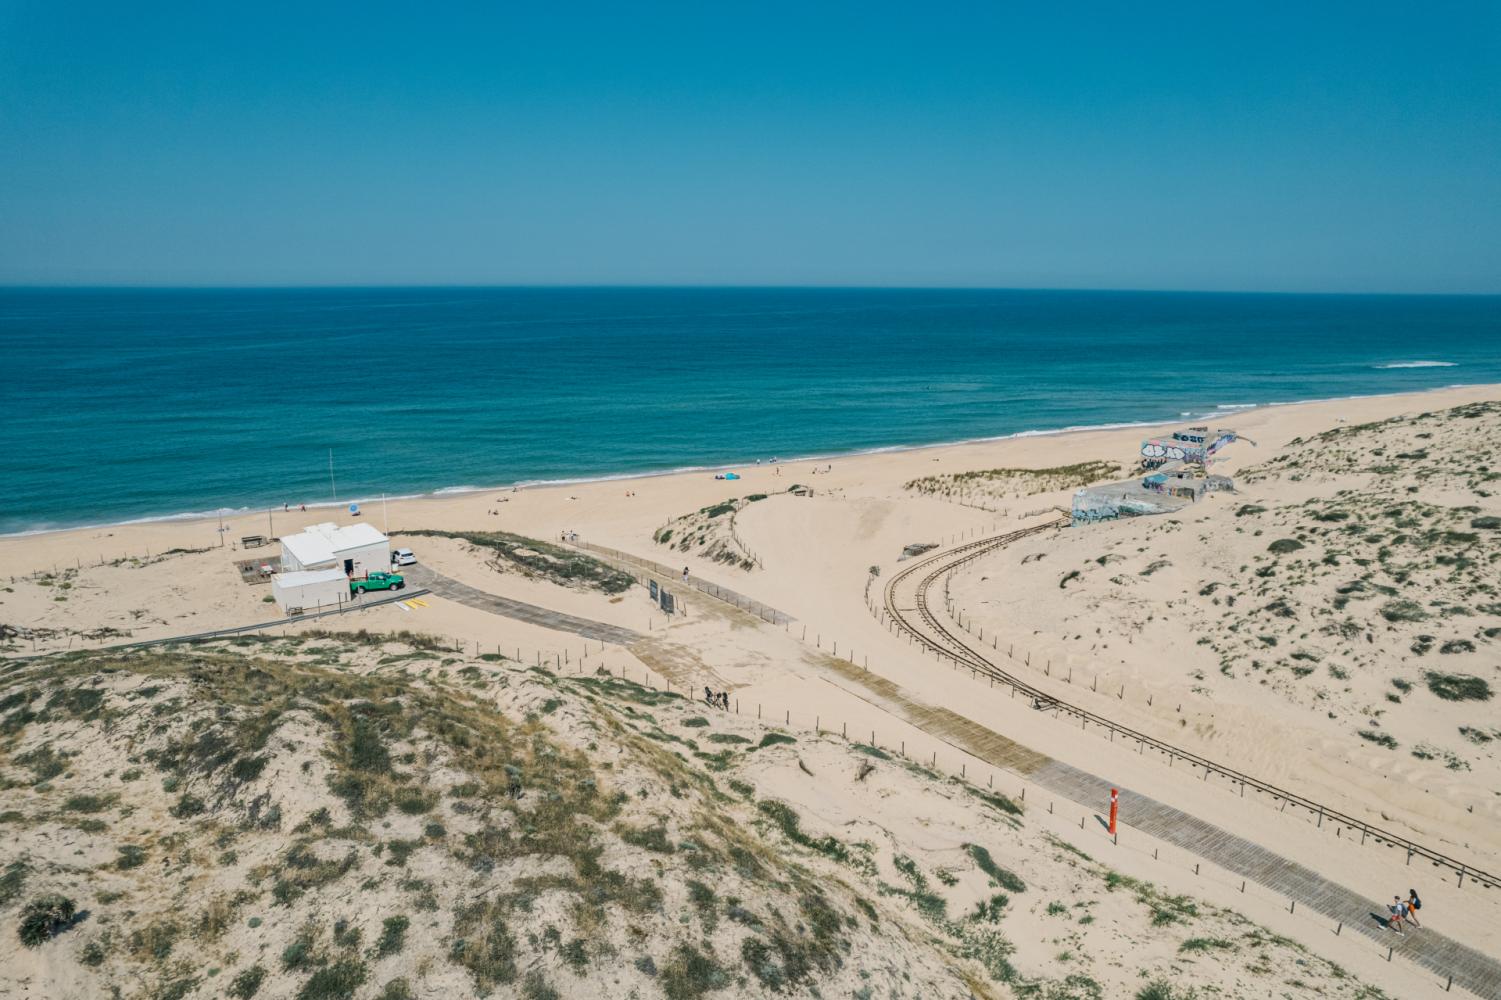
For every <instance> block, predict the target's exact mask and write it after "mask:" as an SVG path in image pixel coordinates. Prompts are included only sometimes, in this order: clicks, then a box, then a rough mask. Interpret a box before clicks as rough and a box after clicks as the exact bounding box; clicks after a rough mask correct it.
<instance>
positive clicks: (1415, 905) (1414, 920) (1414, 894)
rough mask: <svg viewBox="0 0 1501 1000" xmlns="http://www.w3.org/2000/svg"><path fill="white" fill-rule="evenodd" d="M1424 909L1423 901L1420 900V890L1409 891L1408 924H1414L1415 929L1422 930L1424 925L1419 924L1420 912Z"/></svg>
mask: <svg viewBox="0 0 1501 1000" xmlns="http://www.w3.org/2000/svg"><path fill="white" fill-rule="evenodd" d="M1422 908H1423V901H1422V900H1421V899H1419V898H1418V890H1416V889H1408V890H1407V922H1408V923H1410V924H1412V925H1413V926H1414V927H1417V928H1421V927H1422V926H1423V925H1422V924H1420V923H1418V911H1419V910H1421V909H1422Z"/></svg>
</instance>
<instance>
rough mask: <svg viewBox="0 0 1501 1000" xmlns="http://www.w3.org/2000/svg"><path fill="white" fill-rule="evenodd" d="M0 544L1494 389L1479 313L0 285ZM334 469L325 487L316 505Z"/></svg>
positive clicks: (1423, 307)
mask: <svg viewBox="0 0 1501 1000" xmlns="http://www.w3.org/2000/svg"><path fill="white" fill-rule="evenodd" d="M0 355H3V357H4V365H3V369H4V374H3V376H0V412H3V414H4V419H5V423H6V426H7V430H6V433H5V435H4V440H5V448H4V452H5V457H6V462H5V478H4V489H3V491H0V533H14V532H23V531H35V530H44V529H49V528H60V527H70V526H78V525H85V524H103V523H116V522H122V521H127V520H134V519H140V518H156V517H169V516H180V515H186V514H193V513H204V512H212V511H215V510H219V509H227V510H241V509H250V510H257V509H264V508H266V507H271V506H274V507H280V506H281V505H282V504H283V503H291V504H294V505H295V504H299V503H307V504H310V505H311V504H314V503H331V502H335V501H338V502H341V503H343V502H348V501H350V500H357V499H370V498H378V497H379V496H380V495H381V494H382V493H386V494H389V495H391V496H398V495H411V494H420V493H427V492H435V491H443V490H454V489H463V488H471V487H496V486H502V485H509V484H513V483H533V482H546V481H557V480H570V479H588V478H596V477H606V476H622V475H630V474H640V473H648V472H660V471H667V470H673V469H682V468H693V467H700V466H720V465H730V464H734V463H751V462H754V461H755V460H756V459H757V458H761V459H763V460H764V459H769V458H771V457H773V456H776V457H778V458H780V459H782V460H783V461H787V460H791V459H794V458H798V457H811V456H824V455H835V454H842V453H849V452H856V451H865V450H871V449H879V448H895V447H904V446H913V445H924V444H935V443H941V442H953V441H961V440H971V439H977V438H989V437H998V436H1004V435H1010V434H1018V433H1027V432H1038V431H1048V430H1056V429H1061V428H1072V427H1089V426H1099V425H1111V424H1121V423H1132V422H1145V421H1161V420H1172V419H1177V418H1180V417H1183V418H1188V417H1192V418H1195V419H1197V418H1201V417H1206V416H1207V417H1208V419H1210V420H1218V421H1220V422H1223V423H1225V424H1227V425H1230V426H1233V424H1234V417H1233V410H1234V409H1235V408H1239V407H1243V406H1249V405H1253V404H1263V403H1273V402H1292V401H1298V400H1308V399H1325V398H1333V397H1344V396H1356V395H1367V394H1376V393H1393V392H1405V391H1412V390H1418V389H1429V388H1434V387H1440V386H1446V385H1454V384H1472V383H1482V382H1501V297H1494V296H1488V297H1442V296H1400V297H1391V296H1342V295H1328V296H1317V295H1239V294H1197V293H1147V292H1071V291H1068V292H1065V291H1058V292H1051V291H947V290H854V289H741V288H735V289H723V288H717V289H710V288H702V289H700V288H693V289H668V288H499V289H490V288H483V289H481V288H476V289H464V288H393V289H277V290H269V289H268V290H44V289H0ZM330 449H332V451H333V464H334V482H333V484H332V485H331V484H330V479H329V450H330Z"/></svg>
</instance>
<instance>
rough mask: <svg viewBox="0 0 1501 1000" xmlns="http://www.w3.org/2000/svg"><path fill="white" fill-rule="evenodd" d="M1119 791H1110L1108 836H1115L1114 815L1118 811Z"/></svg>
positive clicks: (1113, 789) (1114, 789) (1115, 789)
mask: <svg viewBox="0 0 1501 1000" xmlns="http://www.w3.org/2000/svg"><path fill="white" fill-rule="evenodd" d="M1120 797H1121V793H1120V789H1117V788H1112V789H1110V835H1111V836H1112V837H1113V836H1115V814H1116V812H1117V810H1119V809H1120Z"/></svg>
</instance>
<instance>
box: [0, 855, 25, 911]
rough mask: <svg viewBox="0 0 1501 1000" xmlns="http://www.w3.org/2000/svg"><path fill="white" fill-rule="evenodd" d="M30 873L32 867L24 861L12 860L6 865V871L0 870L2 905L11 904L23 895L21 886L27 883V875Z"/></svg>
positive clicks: (0, 902)
mask: <svg viewBox="0 0 1501 1000" xmlns="http://www.w3.org/2000/svg"><path fill="white" fill-rule="evenodd" d="M30 874H31V869H30V868H28V867H27V865H26V862H24V861H12V862H11V863H10V864H8V865H6V866H5V871H4V872H0V906H5V905H7V904H9V903H10V901H11V900H13V899H15V898H16V897H18V896H20V895H21V887H22V886H24V885H25V884H26V876H27V875H30Z"/></svg>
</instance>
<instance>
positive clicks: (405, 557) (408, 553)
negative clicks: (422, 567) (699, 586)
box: [391, 549, 417, 566]
mask: <svg viewBox="0 0 1501 1000" xmlns="http://www.w3.org/2000/svg"><path fill="white" fill-rule="evenodd" d="M391 565H392V566H415V565H417V557H416V556H414V555H413V554H412V550H411V549H397V550H396V551H395V552H392V553H391Z"/></svg>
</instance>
